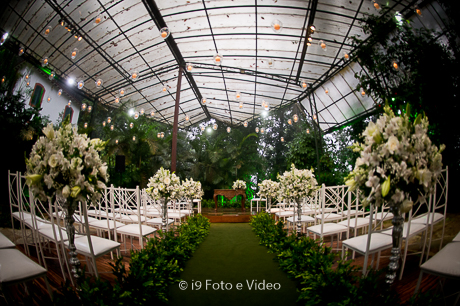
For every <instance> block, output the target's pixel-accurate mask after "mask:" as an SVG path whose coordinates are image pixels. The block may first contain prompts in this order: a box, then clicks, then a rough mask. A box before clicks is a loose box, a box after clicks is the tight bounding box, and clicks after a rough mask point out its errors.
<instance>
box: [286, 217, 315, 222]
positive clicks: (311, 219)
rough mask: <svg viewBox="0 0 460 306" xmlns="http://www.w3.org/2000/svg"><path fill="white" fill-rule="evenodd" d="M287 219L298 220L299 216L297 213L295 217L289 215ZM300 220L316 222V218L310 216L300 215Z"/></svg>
mask: <svg viewBox="0 0 460 306" xmlns="http://www.w3.org/2000/svg"><path fill="white" fill-rule="evenodd" d="M286 220H287V221H288V222H297V221H298V218H297V215H296V216H295V218H294V217H289V218H287V219H286ZM300 222H315V218H313V217H310V216H305V215H301V216H300Z"/></svg>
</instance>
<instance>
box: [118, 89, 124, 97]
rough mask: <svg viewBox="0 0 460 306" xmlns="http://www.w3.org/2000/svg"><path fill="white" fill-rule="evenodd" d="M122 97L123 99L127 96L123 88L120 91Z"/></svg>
mask: <svg viewBox="0 0 460 306" xmlns="http://www.w3.org/2000/svg"><path fill="white" fill-rule="evenodd" d="M119 94H120V97H123V96H124V95H125V89H124V88H121V89H120V91H119Z"/></svg>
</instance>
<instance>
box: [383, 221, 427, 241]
mask: <svg viewBox="0 0 460 306" xmlns="http://www.w3.org/2000/svg"><path fill="white" fill-rule="evenodd" d="M425 229H426V225H424V224H417V223H415V224H414V223H412V224H411V225H410V234H409V237H410V236H412V235H416V234H418V233H421V232H423V231H424V230H425ZM408 231H409V223H407V222H405V223H404V228H403V235H402V236H403V238H407V234H408ZM392 233H393V226H392V227H389V228H388V229H386V230H384V231H383V232H382V234H385V235H391V234H392Z"/></svg>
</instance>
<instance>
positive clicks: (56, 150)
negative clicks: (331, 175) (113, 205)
mask: <svg viewBox="0 0 460 306" xmlns="http://www.w3.org/2000/svg"><path fill="white" fill-rule="evenodd" d="M43 134H44V135H45V136H41V137H40V138H39V139H38V140H37V142H36V143H35V144H34V146H33V147H32V151H31V153H30V156H29V159H26V167H27V171H26V179H27V184H28V185H29V187H30V190H31V192H32V194H33V195H34V197H36V198H38V199H39V200H41V201H48V202H49V203H53V202H54V201H58V202H61V201H62V203H63V208H64V210H65V221H66V222H65V223H66V231H67V234H68V236H69V254H70V256H71V258H70V263H71V265H72V273H73V275H74V277H75V278H78V271H79V266H80V261H79V260H78V258H77V253H76V247H75V244H74V238H75V228H74V227H73V223H74V218H73V214H74V212H75V209H76V207H77V206H78V202H79V201H81V202H83V203H86V200H87V199H89V200H90V201H97V200H99V199H100V198H101V190H103V189H104V188H105V187H106V186H105V183H104V182H107V180H108V174H107V165H106V163H103V162H102V161H101V159H100V157H99V153H98V151H101V150H102V149H103V148H104V146H105V145H106V143H104V142H102V141H101V140H100V139H91V140H90V139H89V138H88V136H87V135H86V134H79V133H78V131H77V128H76V127H72V126H71V124H70V120H69V117H66V119H65V120H64V122H63V123H62V127H61V128H59V129H58V130H57V131H55V130H54V128H53V125H52V124H51V123H50V124H48V126H46V127H45V128H44V129H43ZM50 213H51V212H50Z"/></svg>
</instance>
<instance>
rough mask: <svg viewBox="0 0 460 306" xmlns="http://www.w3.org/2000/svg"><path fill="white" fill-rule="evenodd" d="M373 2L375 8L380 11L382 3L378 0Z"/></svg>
mask: <svg viewBox="0 0 460 306" xmlns="http://www.w3.org/2000/svg"><path fill="white" fill-rule="evenodd" d="M372 2H373V5H374V7H375V9H376V10H377V11H380V10H381V9H382V7H381V6H380V4H378V3H377V2H376V1H372Z"/></svg>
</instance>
